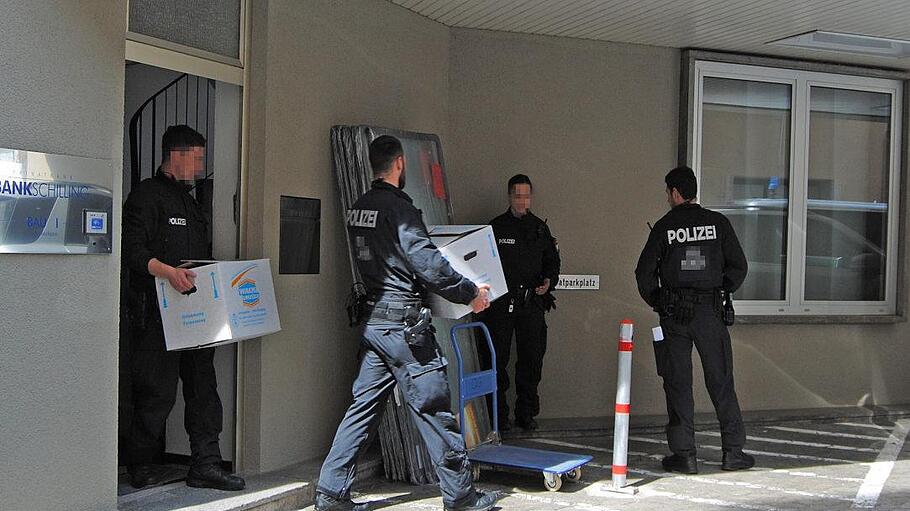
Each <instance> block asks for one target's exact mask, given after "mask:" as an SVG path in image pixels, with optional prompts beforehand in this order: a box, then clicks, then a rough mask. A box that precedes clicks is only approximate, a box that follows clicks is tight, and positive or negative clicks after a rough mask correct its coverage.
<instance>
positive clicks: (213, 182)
mask: <svg viewBox="0 0 910 511" xmlns="http://www.w3.org/2000/svg"><path fill="white" fill-rule="evenodd" d="M241 96H242V95H241V87H240V86H238V85H234V84H230V83H225V82H220V81H217V80H213V79H208V78H202V77H199V76H196V75H192V74H186V73H181V72H177V71H171V70H167V69H162V68H158V67H154V66H150V65H146V64H141V63H137V62H127V64H126V79H125V105H124V116H125V119H124V146H123V151H124V153H123V197H124V200H125V199H126V197H127V196H128V195H129V193H130V190H131V189H132V188H133V187H134V186H136V185H137V184H138V183H139V182H140V181H142V180H144V179H148V178H151V177H152V176H153V175H154V173H155V172H156V170H157V169H158V167H159V165H160V164H161V138H162V135H163V134H164V131H165V130H166V129H167V128H168V127H169V126H174V125H180V124H185V125H188V126H190V127H191V128H193V129H194V130H196V131H197V132H199V133H200V134H202V135H203V136H204V137H205V138H206V141H207V144H206V149H205V178H204V179H203V180H202V181H201V182H198V183H197V185H196V186H195V187H194V189H193V190H192V192H191V194H193V195H194V197H195V199H196V200H197V201H198V202H199V203H200V205H201V208H202V210H203V212H204V214H205V216H206V220H207V221H208V225H209V226H210V228H209V239H208V240H207V241H208V243H210V245H211V249H212V255H213V257H214V258H215V259H218V260H231V259H236V258H237V256H238V222H239V214H238V196H239V176H240V133H241V105H242V97H241ZM128 279H129V270H128V269H127V268H126V267H125V266H124V268H123V269H122V271H121V300H120V303H121V310H120V402H119V427H118V436H119V446H120V449H119V456H118V460H119V461H118V464H119V465H120V466H119V469H120V470H119V474H120V478H119V480H120V484H119V487H118V495H121V496H122V495H126V494H130V493H133V492H136V491H137V490H135V489H134V488H132V487H131V486H130V484H129V478H128V476H127V474H126V466H125V463H126V462H127V459H126V456H125V452H124V446H125V445H126V440H127V438H128V435H129V431H130V424H131V421H132V416H133V413H132V412H133V408H132V380H131V370H130V368H131V363H130V361H131V358H132V354H133V350H134V342H133V340H132V339H131V336H130V328H129V322H128V312H129V311H128V310H127V308H128V304H129V300H128V299H127V295H126V293H127V289H128V286H129V282H128ZM215 350H216V351H215V360H214V365H215V372H216V379H217V384H218V393H219V395H220V398H221V403H222V407H223V424H222V432H221V435H220V448H221V456H222V458H223V460H224V462H225V464H226V465H227V466H226V467H225V468H226V469H228V470H233V461H234V454H235V425H236V408H237V407H236V402H237V399H236V396H237V392H236V382H237V350H236V345H233V344H229V345H224V346H219V347H217V348H216V349H215ZM180 386H182V382H180V383H178V389H177V401H176V403H175V405H174V407H173V409H172V410H171V412H170V415H169V416H168V420H167V429H166V434H165V438H164V441H163V445H162V446H161V462H162V464H164V465H166V467H167V477H166V478H165V479H166V481H169V482H176V481H180V480H182V479H183V478H184V476H185V475H186V471H187V468H188V463H189V454H190V446H189V440H188V438H187V434H186V431H185V429H184V401H183V397H182V396H183V395H182V389H181V388H180Z"/></svg>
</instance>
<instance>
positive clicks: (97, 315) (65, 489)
mask: <svg viewBox="0 0 910 511" xmlns="http://www.w3.org/2000/svg"><path fill="white" fill-rule="evenodd" d="M3 10H4V12H3V16H2V17H0V34H2V35H0V47H2V51H0V69H2V70H3V71H2V73H0V90H2V94H0V147H11V148H20V149H30V150H34V151H43V152H50V153H63V154H72V155H76V156H86V157H93V158H105V159H109V160H111V162H112V172H113V175H114V181H113V182H114V218H115V219H119V218H120V207H119V206H120V202H121V193H120V186H121V178H120V165H121V152H122V144H123V69H124V66H123V58H124V43H123V38H124V31H125V29H126V26H125V25H126V11H125V3H124V2H109V1H103V0H86V1H83V2H70V1H68V0H56V1H46V2H33V1H28V0H13V1H9V2H4V4H3ZM113 226H114V229H115V233H116V234H115V240H116V246H115V248H114V255H95V256H75V255H74V256H56V255H7V254H3V255H0V282H2V285H0V289H2V295H3V296H2V306H0V308H2V311H3V312H2V313H0V435H2V436H0V496H2V497H0V502H2V504H0V505H2V507H3V509H9V510H15V511H18V510H29V511H38V510H45V509H47V510H50V509H74V510H89V509H99V510H100V509H113V508H114V507H115V495H116V485H117V460H116V453H117V448H116V438H117V421H116V417H117V335H118V333H117V321H118V315H117V309H118V296H119V285H120V283H119V279H118V278H117V275H119V272H120V258H119V256H118V255H116V254H118V253H119V250H120V248H119V247H120V243H119V241H120V240H119V231H120V226H119V222H117V221H115V222H114V223H113Z"/></svg>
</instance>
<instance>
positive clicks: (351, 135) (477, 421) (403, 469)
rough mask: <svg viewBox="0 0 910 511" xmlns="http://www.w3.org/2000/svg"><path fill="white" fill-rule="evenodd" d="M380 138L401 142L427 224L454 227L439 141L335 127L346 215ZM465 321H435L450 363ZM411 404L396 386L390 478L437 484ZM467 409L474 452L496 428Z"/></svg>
mask: <svg viewBox="0 0 910 511" xmlns="http://www.w3.org/2000/svg"><path fill="white" fill-rule="evenodd" d="M381 135H392V136H395V137H397V138H398V139H399V140H401V142H402V145H403V149H404V151H405V161H406V162H407V165H408V176H409V179H408V182H407V186H406V188H405V192H407V193H408V195H410V196H411V198H412V199H413V200H414V205H415V207H417V208H418V209H420V210H421V211H422V212H423V214H424V222H426V223H427V224H452V223H454V216H453V214H452V209H451V203H450V201H449V200H448V191H447V186H446V182H445V173H444V170H443V165H444V164H443V161H442V149H441V145H440V143H439V139H438V137H436V136H435V135H429V134H421V133H410V132H402V131H396V130H388V129H383V128H372V127H368V126H335V127H334V128H332V132H331V141H332V151H333V155H334V163H335V173H336V177H337V180H338V188H339V193H340V196H341V204H342V208H343V211H347V209H349V208H350V207H351V206H352V205H353V204H354V202H356V201H357V199H358V198H360V196H361V195H363V194H364V193H366V192H367V190H369V187H370V183H371V181H372V170H371V169H370V164H369V143H370V141H372V140H373V139H374V138H376V137H379V136H381ZM342 218H344V215H342ZM350 244H351V240H350V239H348V246H349V251H348V252H349V256H351V261H350V262H351V270H352V276H353V281H354V282H360V278H359V275H358V273H357V268H356V265H355V264H354V259H353V252H351V250H350ZM465 321H467V320H459V321H453V320H448V319H442V318H433V325H434V326H435V328H436V331H437V333H436V340H437V342H438V343H439V346H440V348H441V350H442V352H443V355H444V356H445V357H446V358H447V359H448V360H450V361H454V360H455V357H454V354H453V351H454V350H453V348H452V345H451V341H450V338H449V331H450V329H451V327H452V326H453V325H455V324H456V322H465ZM471 335H472V337H471V338H467V336H466V338H465V339H462V340H460V342H461V349H462V354H463V356H464V357H465V372H472V371H477V370H479V363H478V359H477V348H476V346H477V344H476V342H474V338H473V335H474V334H473V333H472V334H471ZM484 349H485V348H484ZM448 376H449V388H450V390H451V392H452V398H453V402H452V410H457V409H458V391H459V389H458V376H457V369H456V368H455V367H454V366H453V364H449V367H448ZM407 406H408V405H407V403H406V402H405V400H404V398H403V396H402V395H401V392H400V391H399V389H398V387H397V386H396V387H395V389H394V391H393V393H392V395H391V397H390V399H389V400H388V401H387V403H386V408H385V411H384V413H383V416H382V421H381V423H380V427H379V434H378V437H379V441H380V444H381V447H382V458H383V466H384V468H385V473H386V476H387V477H388V478H389V479H392V480H395V481H408V482H411V483H413V484H426V483H431V482H435V481H436V480H437V478H436V472H435V470H434V469H433V464H432V462H431V459H430V455H429V453H428V452H427V450H426V447H425V446H424V443H423V440H422V439H421V436H420V432H419V431H418V430H417V427H416V425H415V424H414V421H413V419H412V417H411V412H410V411H409V410H408V408H407ZM467 408H468V410H467V411H466V413H465V416H466V417H464V418H462V417H459V418H458V419H459V423H460V424H461V426H462V428H463V429H464V431H465V437H466V438H468V448H471V447H472V446H473V445H476V444H477V443H479V439H481V438H486V437H487V435H488V433H489V431H490V430H491V427H490V419H489V413H488V412H487V407H486V405H485V404H484V403H483V402H482V401H480V400H475V401H474V402H471V403H469V404H468V407H467Z"/></svg>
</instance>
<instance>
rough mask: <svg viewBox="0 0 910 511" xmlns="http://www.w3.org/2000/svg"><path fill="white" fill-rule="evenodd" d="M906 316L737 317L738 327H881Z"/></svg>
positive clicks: (902, 321) (905, 319)
mask: <svg viewBox="0 0 910 511" xmlns="http://www.w3.org/2000/svg"><path fill="white" fill-rule="evenodd" d="M906 322H907V318H906V317H905V316H901V315H897V314H881V315H873V314H867V315H857V316H845V315H831V316H796V315H792V316H786V315H766V316H746V315H737V316H736V324H737V325H775V324H777V325H849V324H853V325H880V324H894V323H906Z"/></svg>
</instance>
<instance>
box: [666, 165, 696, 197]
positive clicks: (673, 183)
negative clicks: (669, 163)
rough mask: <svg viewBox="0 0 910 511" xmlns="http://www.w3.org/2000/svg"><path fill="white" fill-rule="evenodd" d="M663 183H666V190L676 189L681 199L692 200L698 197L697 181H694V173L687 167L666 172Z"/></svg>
mask: <svg viewBox="0 0 910 511" xmlns="http://www.w3.org/2000/svg"><path fill="white" fill-rule="evenodd" d="M664 182H666V183H667V190H673V189H674V188H676V191H678V192H679V194H680V195H682V198H683V199H686V200H689V199H694V198H695V196H696V195H698V181H696V180H695V172H693V171H692V169H690V168H689V167H685V166H683V167H676V168H675V169H673V170H671V171H670V172H667V177H665V178H664Z"/></svg>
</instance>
